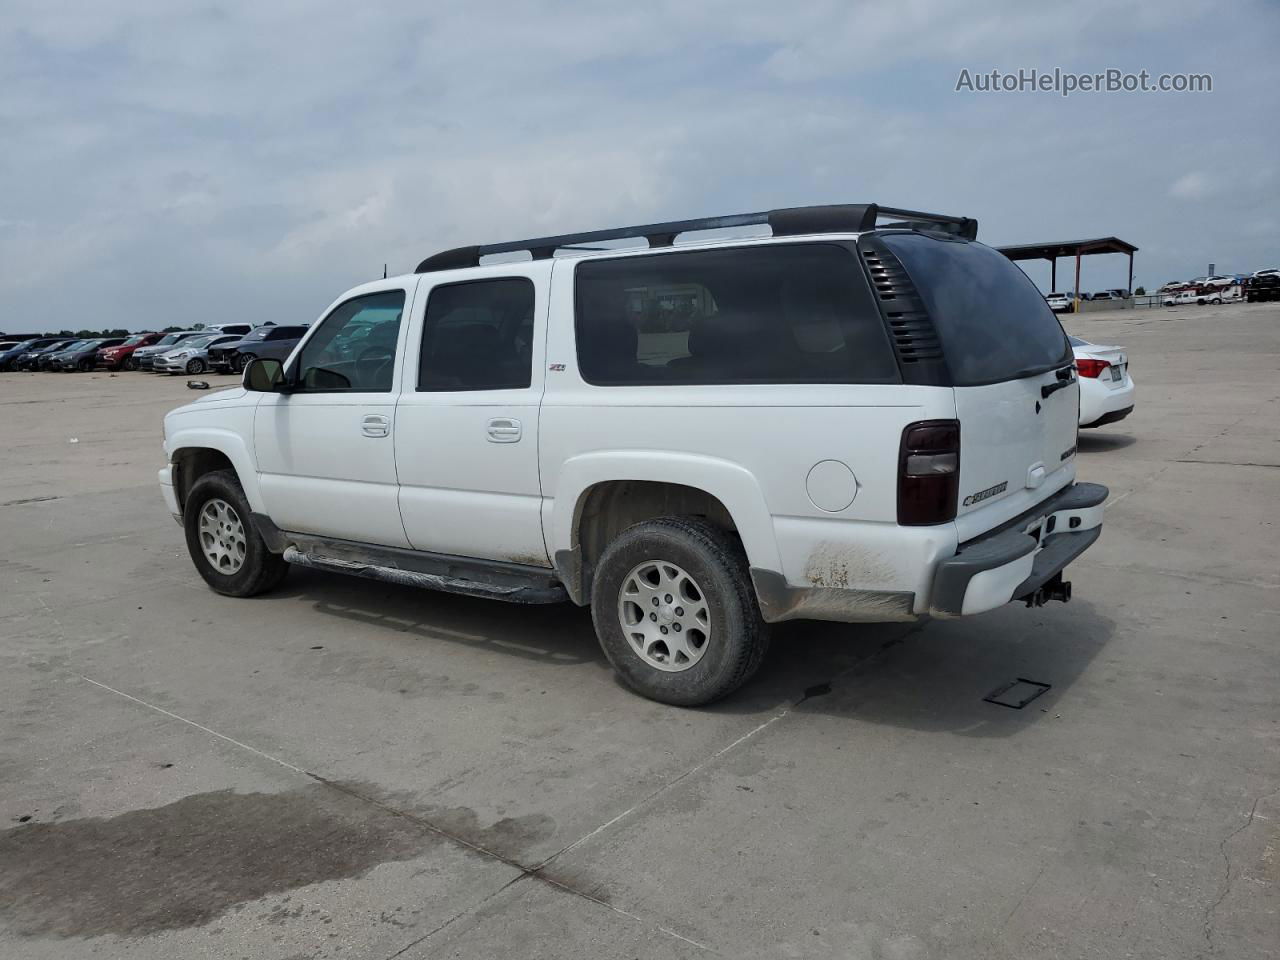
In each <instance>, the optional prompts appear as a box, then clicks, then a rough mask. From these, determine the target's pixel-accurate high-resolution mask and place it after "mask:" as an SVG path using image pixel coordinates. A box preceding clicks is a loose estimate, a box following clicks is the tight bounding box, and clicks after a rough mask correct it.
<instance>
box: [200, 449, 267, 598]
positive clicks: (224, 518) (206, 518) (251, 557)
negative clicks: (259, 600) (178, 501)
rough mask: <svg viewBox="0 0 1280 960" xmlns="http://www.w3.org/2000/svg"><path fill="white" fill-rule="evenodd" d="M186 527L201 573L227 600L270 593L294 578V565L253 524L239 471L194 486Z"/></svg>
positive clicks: (211, 476) (219, 474) (210, 477)
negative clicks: (290, 576) (273, 549)
mask: <svg viewBox="0 0 1280 960" xmlns="http://www.w3.org/2000/svg"><path fill="white" fill-rule="evenodd" d="M182 526H183V529H184V530H185V531H186V535H187V552H188V553H189V554H191V561H192V562H193V563H194V564H195V565H196V570H197V571H199V573H200V576H202V577H203V578H204V582H205V583H207V584H209V586H210V587H212V588H213V589H214V590H215V591H216V592H218V593H221V594H223V595H224V596H228V597H253V596H256V595H258V594H260V593H266V592H267V591H268V590H271V589H272V588H273V587H276V586H278V585H279V583H280V581H282V580H283V579H284V578H285V576H286V575H287V574H288V573H289V564H288V563H286V562H285V560H284V558H283V557H281V556H280V555H279V554H275V553H272V552H271V551H270V550H268V549H267V543H266V541H265V540H263V539H262V535H261V534H259V533H258V530H257V528H256V527H255V526H254V525H253V519H252V512H251V510H250V507H249V501H248V500H247V499H246V498H245V495H244V490H243V489H242V488H241V486H240V480H239V478H237V477H236V475H235V471H233V470H216V471H213V472H212V473H206V474H205V475H204V476H202V477H200V478H199V479H198V480H196V482H195V483H194V484H192V486H191V493H190V494H188V495H187V502H186V504H185V505H184V507H183V510H182Z"/></svg>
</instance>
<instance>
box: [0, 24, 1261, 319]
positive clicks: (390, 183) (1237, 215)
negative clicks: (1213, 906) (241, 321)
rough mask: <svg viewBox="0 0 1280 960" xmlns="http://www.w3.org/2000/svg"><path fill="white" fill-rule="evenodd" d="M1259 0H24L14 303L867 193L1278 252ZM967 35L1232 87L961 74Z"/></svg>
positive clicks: (373, 268)
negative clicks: (1055, 90) (967, 81)
mask: <svg viewBox="0 0 1280 960" xmlns="http://www.w3.org/2000/svg"><path fill="white" fill-rule="evenodd" d="M1241 14H1242V15H1243V16H1244V17H1246V18H1248V22H1250V23H1251V24H1253V25H1254V29H1251V30H1250V31H1249V32H1248V33H1245V34H1231V35H1230V37H1228V38H1226V39H1224V40H1223V41H1222V42H1220V43H1219V42H1216V41H1208V42H1206V40H1205V39H1204V38H1205V37H1206V36H1209V37H1216V36H1219V35H1221V34H1222V30H1221V24H1220V23H1219V22H1218V15H1217V14H1215V13H1214V12H1213V8H1212V7H1207V6H1205V5H1204V4H1202V3H1199V2H1170V3H1165V4H1159V5H1150V4H1145V3H1137V2H1122V3H1121V4H1120V6H1119V7H1118V8H1117V7H1116V5H1115V4H1112V3H1103V2H1102V0H1081V2H1079V3H1077V4H1074V5H1072V6H1070V7H1061V8H1057V7H1045V6H1044V5H1039V4H1026V3H1016V2H1013V0H986V2H974V3H969V4H965V5H964V6H963V7H956V6H955V5H953V4H950V3H942V2H941V0H903V2H900V3H897V4H894V5H886V4H883V3H848V2H843V0H841V2H836V0H814V2H808V3H800V4H787V5H780V4H777V3H774V2H770V0H706V2H701V3H687V2H683V0H656V2H654V3H647V4H637V3H634V2H622V0H602V2H600V3H593V4H588V5H567V4H564V3H563V2H560V0H541V2H532V3H524V2H514V0H513V2H507V3H497V2H475V3H469V4H428V5H424V4H421V3H414V2H409V0H395V2H393V0H385V2H372V3H368V4H365V5H362V6H361V7H360V8H359V9H358V10H356V9H354V8H352V7H351V6H350V4H347V3H340V2H338V0H325V2H304V0H278V2H273V3H270V4H262V3H254V2H251V0H225V2H221V3H219V4H216V5H213V4H210V5H203V6H187V5H183V4H159V3H154V2H146V0H115V2H113V3H110V4H91V5H88V6H86V5H84V4H83V3H78V2H75V0H8V2H7V3H6V15H5V17H4V18H3V19H2V20H0V137H3V140H4V142H5V144H6V149H5V150H4V151H0V304H3V310H2V311H0V316H3V317H7V316H18V317H35V316H41V315H44V314H45V313H47V312H48V311H55V312H56V314H57V315H58V316H68V315H77V314H91V315H93V316H95V317H101V318H103V322H104V323H105V322H108V321H110V325H112V326H115V325H125V326H131V327H135V328H136V327H142V326H156V325H161V326H162V325H167V324H168V323H169V322H171V320H172V318H173V317H174V316H182V317H183V318H184V319H186V320H189V321H190V322H206V323H207V322H211V321H213V320H216V319H226V317H227V316H228V315H246V316H247V315H252V316H253V317H254V318H255V319H292V320H296V319H300V318H305V319H311V318H313V317H314V316H315V315H316V313H317V312H318V311H319V310H320V309H322V308H323V306H324V304H326V303H328V302H329V301H330V300H332V299H333V297H334V296H336V295H337V294H339V293H340V292H341V291H342V290H343V289H344V288H346V287H348V286H350V285H352V284H354V283H357V282H360V281H363V280H366V279H369V278H371V277H373V276H375V275H380V274H381V266H382V263H383V262H388V263H389V264H390V265H391V269H392V270H393V271H396V270H409V269H412V267H413V265H414V264H416V263H417V262H418V260H420V259H421V258H422V257H424V256H426V255H428V254H430V253H432V252H435V251H436V250H440V249H444V248H446V247H450V246H455V245H459V244H466V243H482V242H486V241H491V240H499V239H504V238H511V237H517V236H528V235H536V234H540V233H550V232H561V231H569V230H574V229H590V228H593V227H600V226H608V225H610V224H616V223H623V222H644V221H647V220H653V219H674V218H680V217H687V216H698V215H712V214H720V213H731V212H738V211H742V210H756V209H764V208H768V207H772V206H783V205H794V204H801V203H822V202H854V201H861V200H876V201H880V202H883V203H890V204H895V205H902V206H908V207H918V208H935V209H940V210H944V211H949V212H956V213H962V214H967V215H972V216H976V217H977V218H978V219H979V220H980V221H981V224H982V227H981V236H982V237H983V238H984V239H986V240H988V241H991V242H997V243H998V242H1019V241H1034V240H1043V239H1058V238H1061V237H1069V236H1097V235H1100V234H1102V235H1106V234H1116V235H1119V236H1122V237H1124V238H1125V239H1128V240H1131V241H1132V242H1134V243H1137V244H1138V245H1139V246H1140V247H1142V248H1143V249H1142V251H1141V252H1140V253H1139V255H1138V270H1139V275H1140V276H1142V275H1144V274H1145V273H1146V272H1148V271H1149V272H1151V273H1153V274H1159V275H1162V276H1163V275H1165V274H1167V275H1168V276H1176V275H1180V274H1189V273H1192V272H1196V271H1197V270H1198V269H1199V265H1200V264H1201V263H1202V262H1207V260H1208V259H1216V260H1217V261H1218V262H1221V263H1229V264H1231V265H1232V266H1233V268H1239V269H1245V268H1248V267H1251V266H1252V265H1254V264H1255V263H1256V264H1260V265H1266V264H1267V263H1270V262H1275V261H1277V260H1280V249H1278V248H1277V238H1276V237H1275V236H1269V235H1267V233H1266V232H1265V231H1262V232H1252V233H1248V234H1246V233H1244V232H1242V231H1241V230H1240V229H1239V228H1238V224H1240V223H1245V222H1248V223H1271V222H1275V221H1276V220H1277V219H1280V210H1278V209H1277V201H1276V200H1275V199H1273V198H1275V197H1276V196H1277V192H1276V190H1275V181H1276V174H1275V171H1276V165H1275V160H1274V157H1275V156H1276V154H1277V147H1278V146H1280V143H1278V140H1277V137H1278V135H1277V133H1276V132H1275V130H1274V128H1273V125H1267V124H1259V123H1256V122H1255V121H1256V109H1257V108H1256V105H1255V104H1252V103H1250V102H1249V101H1248V99H1247V98H1245V97H1243V96H1242V95H1241V91H1243V90H1250V89H1253V90H1258V89H1274V88H1275V87H1276V81H1277V80H1280V66H1278V65H1277V62H1276V60H1275V58H1274V56H1273V55H1272V52H1271V46H1272V45H1273V42H1274V36H1275V35H1276V28H1277V27H1278V26H1280V15H1278V14H1277V11H1276V9H1275V8H1274V7H1273V6H1269V5H1267V4H1265V3H1253V4H1250V5H1249V6H1248V7H1247V8H1246V9H1244V10H1242V11H1241ZM961 66H964V67H968V68H970V69H974V70H976V69H993V68H1000V69H1010V68H1013V69H1016V68H1017V67H1019V66H1036V67H1040V68H1041V69H1044V68H1052V67H1053V66H1062V67H1063V68H1064V69H1075V70H1086V69H1087V70H1093V69H1103V68H1105V67H1108V66H1118V67H1122V68H1124V69H1134V70H1137V69H1143V68H1148V69H1152V70H1196V71H1208V72H1212V73H1214V75H1215V84H1214V90H1215V92H1214V93H1213V94H1208V95H1200V96H1190V95H1186V96H1176V95H1160V96H1147V97H1143V96H1138V95H1118V94H1117V95H1110V96H1104V95H1097V96H1077V97H1073V98H1071V99H1070V100H1065V101H1064V100H1062V99H1061V98H1056V97H1053V96H1051V95H1008V96H1001V95H994V96H985V97H984V96H974V95H961V94H956V93H955V92H954V83H955V77H956V74H957V72H958V70H959V68H960V67H961ZM1194 118H1203V119H1204V120H1205V123H1203V124H1202V123H1201V122H1200V120H1199V119H1194ZM1206 124H1207V125H1208V126H1211V128H1212V129H1213V130H1214V131H1216V132H1215V133H1214V134H1213V135H1212V136H1201V135H1199V134H1197V135H1194V136H1193V135H1190V134H1186V135H1184V133H1183V131H1186V130H1190V129H1196V130H1198V131H1200V130H1203V128H1204V127H1205V126H1206ZM1189 170H1190V171H1197V172H1196V173H1188V171H1189ZM1200 171H1212V173H1211V174H1210V173H1207V172H1200ZM1169 185H1172V186H1169ZM1208 196H1211V197H1212V198H1213V200H1214V203H1213V204H1212V205H1208V204H1206V205H1204V207H1203V208H1198V210H1199V212H1198V213H1197V221H1196V224H1195V230H1191V231H1189V230H1187V229H1186V224H1185V221H1184V218H1185V205H1184V204H1182V203H1180V202H1178V201H1182V200H1187V199H1196V198H1198V197H1208ZM1210 252H1212V254H1213V256H1212V257H1210V256H1209V253H1210ZM1098 259H1099V260H1100V261H1105V260H1107V259H1108V258H1098ZM1089 269H1090V270H1091V271H1096V277H1097V282H1096V284H1094V285H1096V286H1098V287H1107V286H1115V285H1117V284H1118V283H1120V282H1121V281H1122V279H1123V278H1122V277H1114V279H1112V276H1114V275H1111V276H1109V275H1106V273H1105V272H1106V271H1107V270H1110V269H1111V267H1110V266H1108V265H1107V264H1105V263H1102V264H1098V265H1094V264H1092V263H1091V264H1090V265H1089ZM1165 279H1167V277H1165ZM3 322H4V321H3V320H0V325H3ZM59 325H60V326H66V324H65V323H60V324H59Z"/></svg>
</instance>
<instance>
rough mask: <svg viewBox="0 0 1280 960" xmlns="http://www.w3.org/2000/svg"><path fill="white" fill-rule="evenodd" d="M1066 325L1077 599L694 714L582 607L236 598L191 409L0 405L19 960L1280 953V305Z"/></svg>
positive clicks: (112, 391)
mask: <svg viewBox="0 0 1280 960" xmlns="http://www.w3.org/2000/svg"><path fill="white" fill-rule="evenodd" d="M1066 325H1067V327H1068V329H1069V331H1070V332H1071V333H1074V334H1077V335H1079V336H1083V337H1085V338H1086V339H1089V340H1093V341H1096V342H1099V343H1115V344H1120V345H1122V346H1123V347H1125V348H1126V350H1127V352H1128V354H1129V357H1130V361H1131V369H1132V372H1133V376H1134V379H1135V380H1136V382H1137V385H1138V396H1137V409H1136V411H1135V413H1134V414H1133V415H1132V416H1131V417H1130V418H1129V419H1127V420H1125V421H1123V422H1121V423H1119V424H1115V425H1112V426H1109V427H1104V428H1102V429H1100V430H1096V431H1086V432H1084V433H1083V434H1082V436H1081V438H1080V461H1079V475H1080V478H1081V479H1082V480H1092V481H1098V482H1101V483H1105V484H1107V485H1109V486H1110V488H1111V499H1110V501H1109V504H1108V509H1107V513H1106V526H1105V530H1104V533H1103V536H1102V539H1101V540H1100V541H1099V542H1098V544H1097V545H1096V546H1095V547H1094V548H1093V549H1092V550H1091V551H1090V552H1089V553H1087V554H1086V555H1085V556H1084V558H1083V559H1082V560H1081V561H1080V562H1079V563H1077V564H1076V565H1075V566H1073V567H1071V568H1070V569H1069V570H1068V577H1069V579H1071V580H1072V581H1073V582H1074V585H1075V599H1074V600H1073V601H1072V602H1071V603H1069V604H1066V605H1063V604H1053V605H1051V606H1047V607H1044V608H1041V609H1035V610H1028V609H1025V608H1023V607H1022V606H1021V605H1016V606H1015V605H1010V606H1007V607H1005V608H1003V609H1001V610H998V611H995V612H993V613H990V614H986V615H983V616H980V617H976V618H972V619H966V620H962V621H953V622H927V623H922V624H916V625H905V626H904V625H901V624H896V625H883V626H881V625H874V626H850V625H840V624H822V623H791V624H786V625H782V626H780V627H779V628H777V629H776V631H775V639H774V644H773V648H772V650H771V652H770V655H769V659H768V661H767V662H766V664H765V666H764V668H763V669H762V670H761V673H760V674H759V676H758V677H757V678H756V680H755V681H753V682H752V683H750V684H749V685H748V686H747V687H746V688H744V689H743V690H742V691H741V692H740V693H739V694H737V695H735V696H734V697H732V698H731V699H729V700H728V701H726V702H723V703H721V704H718V705H716V706H715V707H712V708H710V709H701V710H680V709H674V708H671V707H665V706H660V705H657V704H653V703H649V702H647V701H644V700H641V699H639V698H637V697H635V696H633V695H631V694H629V693H628V692H626V691H625V690H623V689H622V688H621V687H620V686H618V684H617V683H616V682H615V681H614V680H613V678H612V675H611V673H610V671H609V669H608V665H607V664H606V662H605V661H604V658H603V656H602V655H601V653H600V651H599V649H598V647H597V645H596V642H595V639H594V635H593V633H592V629H591V623H590V617H589V615H588V613H587V612H586V611H584V610H579V609H577V608H573V607H568V606H565V607H538V608H527V607H516V606H508V605H503V604H497V603H493V602H489V601H484V600H478V599H470V598H466V597H459V596H449V595H443V594H431V593H422V592H416V591H414V590H411V589H408V588H396V587H392V586H388V585H383V584H377V583H373V582H370V581H365V580H356V579H348V578H343V577H341V576H338V575H326V574H321V573H317V572H312V571H303V570H294V571H293V572H292V574H291V576H290V578H289V580H287V581H286V583H285V585H284V586H283V588H282V589H280V590H279V591H278V592H276V593H274V594H271V595H269V596H265V597H261V598H257V599H254V600H233V599H228V598H224V597H220V596H217V595H215V594H213V593H212V592H210V591H209V590H208V589H207V588H206V587H205V585H204V583H203V581H201V580H200V578H199V577H198V576H197V575H196V572H195V570H194V569H193V567H192V566H191V563H190V561H189V560H188V558H187V556H186V551H185V547H184V544H183V539H182V535H181V531H180V529H179V528H178V527H177V526H176V525H175V524H174V523H173V520H172V519H171V518H170V517H169V515H168V513H167V512H166V510H165V507H164V505H163V503H162V501H161V498H160V494H159V490H158V488H157V485H156V470H157V469H158V468H159V467H160V466H161V465H162V462H163V453H162V451H161V446H160V445H161V418H162V416H163V414H164V412H165V411H167V410H168V409H170V408H172V407H173V406H176V405H178V404H180V403H183V402H186V401H187V400H188V399H189V398H190V397H191V396H193V394H191V393H189V392H188V390H187V389H186V388H185V386H184V383H185V380H184V379H183V378H169V377H158V376H151V375H147V374H121V375H119V376H112V375H108V374H106V373H99V374H93V375H70V374H67V375H57V374H0V440H3V450H4V455H3V464H2V465H0V532H2V534H3V536H0V956H3V957H5V958H10V957H12V958H15V960H17V958H21V960H27V958H31V960H41V958H58V960H67V958H76V957H112V956H128V957H136V958H147V957H157V958H160V957H163V958H173V957H252V958H301V957H317V958H319V957H361V958H364V957H368V958H392V957H402V958H407V960H416V958H425V957H498V956H513V957H522V958H529V957H555V958H571V957H582V958H593V960H595V958H614V957H617V958H624V957H626V958H629V957H701V956H705V955H723V956H730V957H743V956H751V957H755V956H760V957H832V958H835V957H839V958H884V960H917V958H926V957H929V958H932V957H938V958H948V960H955V958H970V957H972V958H990V957H1018V958H1039V957H1044V958H1048V957H1054V958H1057V957H1099V958H1117V957H1139V958H1147V957H1149V958H1160V960H1169V958H1178V957H1203V956H1220V957H1225V958H1233V960H1246V958H1262V957H1274V956H1275V954H1276V949H1277V944H1280V914H1278V912H1277V904H1278V898H1277V883H1278V882H1280V828H1278V824H1280V792H1278V791H1280V749H1278V746H1280V628H1278V627H1277V623H1280V536H1278V535H1277V534H1278V531H1277V522H1278V521H1280V509H1278V505H1280V379H1278V378H1277V370H1278V369H1280V307H1277V306H1276V305H1271V304H1258V305H1248V306H1245V305H1240V306H1227V307H1220V308H1212V307H1194V306H1192V307H1186V308H1182V309H1170V310H1152V311H1145V310H1144V311H1117V312H1116V313H1115V314H1113V315H1108V314H1094V315H1088V316H1081V317H1075V318H1068V319H1067V321H1066ZM213 381H214V383H215V384H218V383H220V382H227V383H230V382H231V380H230V379H229V378H217V377H215V378H213ZM1017 678H1025V679H1027V680H1032V681H1037V682H1040V683H1044V684H1049V685H1050V689H1049V690H1048V691H1047V692H1046V693H1044V694H1042V695H1041V696H1039V697H1038V698H1037V699H1035V700H1033V701H1032V702H1031V703H1029V704H1028V705H1027V706H1026V707H1024V708H1023V709H1020V710H1019V709H1012V708H1009V707H1004V706H999V705H995V704H992V703H988V702H985V701H984V697H986V696H988V694H990V693H991V692H992V691H994V690H996V689H997V688H1000V687H1002V686H1003V685H1005V684H1007V683H1009V682H1010V681H1013V680H1015V679H1017Z"/></svg>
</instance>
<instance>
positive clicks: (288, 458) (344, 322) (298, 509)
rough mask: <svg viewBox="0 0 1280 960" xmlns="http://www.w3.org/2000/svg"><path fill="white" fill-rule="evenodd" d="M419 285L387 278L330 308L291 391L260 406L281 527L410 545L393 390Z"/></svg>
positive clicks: (274, 511)
mask: <svg viewBox="0 0 1280 960" xmlns="http://www.w3.org/2000/svg"><path fill="white" fill-rule="evenodd" d="M416 283H417V278H416V277H414V278H410V279H409V280H408V281H407V282H404V283H399V284H398V283H397V282H396V281H389V282H388V283H387V284H386V287H385V289H375V290H374V291H373V292H369V293H364V294H362V295H360V296H356V297H352V298H350V299H348V300H345V301H343V302H342V303H340V304H338V305H337V306H335V307H334V308H332V309H331V310H330V311H329V313H328V315H327V316H326V317H325V318H324V320H322V321H321V322H320V323H319V324H318V325H317V327H316V329H315V330H314V331H313V332H312V334H311V336H310V337H308V338H307V339H306V340H305V341H303V344H302V347H301V349H300V350H299V351H298V352H296V353H295V354H294V356H293V358H292V360H291V361H290V363H289V364H288V366H287V367H286V369H285V377H286V379H287V380H288V381H289V382H290V384H291V385H292V390H291V391H290V392H287V393H269V394H266V395H265V396H264V397H263V398H262V402H261V403H260V404H259V405H258V408H257V412H256V415H255V418H254V444H255V448H256V452H257V457H258V469H259V471H260V477H259V486H260V489H261V491H262V499H263V501H264V502H265V504H266V507H267V514H268V515H269V516H270V517H271V519H272V520H273V521H274V522H275V523H276V525H277V526H279V527H281V528H282V529H284V530H288V531H290V532H293V533H309V534H315V535H318V536H325V537H334V538H337V539H342V540H356V541H360V542H364V543H376V544H380V545H383V546H395V547H407V546H408V545H409V542H408V539H407V538H406V537H405V533H404V526H403V524H401V522H400V510H399V507H398V505H397V502H396V501H397V478H396V457H395V432H396V393H395V387H396V383H397V379H396V370H397V358H398V357H400V356H402V355H403V342H402V341H403V339H404V326H405V325H404V324H403V323H402V322H401V318H402V316H403V314H404V311H405V309H406V308H407V307H408V306H409V305H410V303H411V302H412V300H413V291H414V288H415V287H416ZM378 286H379V287H381V286H382V284H379V285H378Z"/></svg>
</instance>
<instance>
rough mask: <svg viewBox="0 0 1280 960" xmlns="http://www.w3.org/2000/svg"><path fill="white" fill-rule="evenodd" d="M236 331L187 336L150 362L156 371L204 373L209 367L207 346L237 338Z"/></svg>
mask: <svg viewBox="0 0 1280 960" xmlns="http://www.w3.org/2000/svg"><path fill="white" fill-rule="evenodd" d="M239 339H240V334H238V333H214V334H209V335H206V336H203V337H188V338H187V339H186V340H183V341H182V342H181V343H180V344H178V345H177V346H176V347H173V348H172V349H170V350H167V351H166V352H164V353H161V354H158V355H157V356H156V358H155V359H154V360H152V362H151V368H152V369H153V370H155V372H156V373H168V374H178V373H192V374H194V373H204V372H205V371H206V370H208V369H209V348H210V347H211V346H213V345H214V344H217V343H230V342H231V341H232V340H239Z"/></svg>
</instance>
